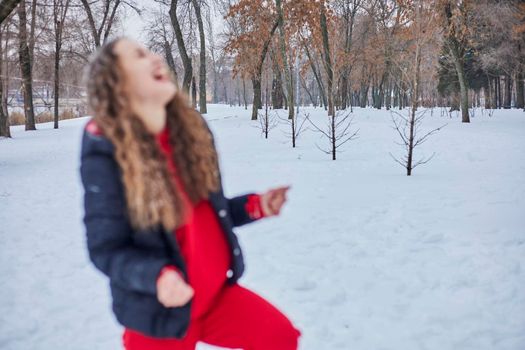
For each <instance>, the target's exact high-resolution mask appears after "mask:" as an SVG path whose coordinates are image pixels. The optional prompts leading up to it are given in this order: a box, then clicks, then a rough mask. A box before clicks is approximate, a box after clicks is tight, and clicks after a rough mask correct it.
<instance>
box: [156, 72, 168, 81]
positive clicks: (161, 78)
mask: <svg viewBox="0 0 525 350" xmlns="http://www.w3.org/2000/svg"><path fill="white" fill-rule="evenodd" d="M153 79H155V80H156V81H167V80H169V78H168V74H167V72H165V71H157V72H155V73H153Z"/></svg>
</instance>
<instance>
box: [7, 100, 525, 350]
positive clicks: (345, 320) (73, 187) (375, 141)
mask: <svg viewBox="0 0 525 350" xmlns="http://www.w3.org/2000/svg"><path fill="white" fill-rule="evenodd" d="M209 111H210V112H209V113H208V115H206V118H207V119H208V121H209V124H210V127H211V128H212V130H213V132H214V134H215V138H216V143H217V147H218V150H219V154H220V160H221V169H222V172H223V180H224V187H225V192H226V194H227V195H229V196H233V195H236V194H240V193H245V192H248V191H258V192H262V191H264V190H266V189H268V188H272V187H275V186H279V185H285V184H291V186H292V187H291V189H290V191H289V196H288V202H287V203H286V204H285V207H284V209H283V211H282V212H281V215H280V216H279V217H275V218H269V219H264V220H262V221H259V222H257V223H254V224H251V225H247V226H243V227H239V228H237V229H236V232H237V233H238V235H239V237H240V240H241V245H242V247H243V249H244V253H245V258H246V265H247V268H246V272H245V275H244V276H243V278H242V279H241V284H243V285H244V286H246V287H248V288H251V289H252V290H254V291H256V292H258V293H259V294H260V295H261V296H263V297H264V298H266V299H268V300H269V301H271V302H272V303H273V304H275V305H276V306H277V307H279V308H280V309H281V310H282V311H283V312H284V313H285V314H286V315H287V316H288V317H289V318H290V319H291V320H292V322H293V323H294V324H295V325H296V327H297V328H299V329H300V330H301V331H302V333H303V335H302V337H301V338H300V348H301V349H304V350H314V349H327V350H332V349H334V350H337V349H360V350H380V349H385V350H386V349H404V350H420V349H421V350H425V349H431V350H434V349H436V350H437V349H439V350H441V349H462V350H467V349H476V350H485V349H487V350H489V349H498V350H521V349H524V348H525V216H524V215H523V214H524V209H525V138H524V137H523V135H525V114H524V113H523V112H522V111H517V110H510V111H509V110H507V111H499V110H498V111H495V113H494V116H493V117H489V116H488V114H487V113H485V114H481V113H480V112H479V111H477V113H476V116H475V117H474V118H472V122H471V123H470V124H468V125H467V124H462V123H461V122H460V118H459V117H458V116H456V115H453V117H452V118H449V117H443V116H441V115H440V113H439V110H434V113H433V115H432V116H431V115H430V113H428V114H429V115H428V116H427V117H426V119H425V120H424V122H423V126H422V127H423V130H422V131H421V133H423V132H424V131H425V130H427V131H429V130H431V129H432V128H435V127H438V126H441V125H442V124H444V123H448V125H447V126H446V127H445V128H444V129H443V130H442V131H440V132H438V133H437V134H436V135H434V136H432V137H431V138H430V139H429V140H428V141H427V142H426V143H424V144H423V145H422V146H420V148H419V149H416V159H419V158H420V157H423V156H429V155H431V154H432V153H433V152H436V156H435V157H434V158H433V159H432V160H431V161H430V162H429V163H428V164H426V165H421V166H420V167H418V168H416V169H415V170H414V173H413V176H411V177H407V176H406V175H405V172H404V169H402V168H401V166H399V164H397V163H395V162H394V161H393V160H392V159H391V157H390V156H389V154H388V153H389V152H392V153H393V154H396V155H398V156H400V155H401V154H402V149H401V147H399V146H397V145H396V144H395V143H394V142H395V141H399V140H398V139H397V135H396V133H395V131H394V130H393V129H392V122H391V118H390V113H389V112H387V111H385V110H382V111H378V110H373V109H359V108H356V109H355V110H354V115H355V120H354V121H355V124H354V126H353V128H359V129H360V131H359V138H358V139H356V140H353V141H350V142H348V143H347V144H345V145H344V146H343V149H342V150H344V152H341V153H339V154H338V159H337V160H336V161H332V160H331V157H330V155H327V154H324V153H322V152H321V151H319V150H318V149H317V147H316V146H315V144H316V143H317V144H318V145H319V146H321V147H327V143H326V140H323V139H320V134H319V133H315V132H313V131H312V130H306V131H305V132H304V133H303V134H302V135H301V136H300V138H299V140H298V146H297V148H295V149H293V148H292V147H291V142H290V141H289V140H288V139H287V137H286V135H285V134H284V131H287V129H288V126H287V125H285V124H281V125H279V126H278V128H277V129H274V130H272V131H271V132H270V136H269V139H268V140H266V139H264V138H263V137H262V136H261V135H260V131H259V130H258V129H257V128H256V126H257V125H258V122H257V121H251V120H250V117H249V116H250V111H249V110H248V111H246V110H244V108H242V107H228V106H221V105H211V106H209ZM307 111H308V112H309V113H310V115H311V117H312V119H313V120H314V121H316V123H317V124H318V125H320V126H323V125H325V122H326V115H325V112H324V111H323V110H321V109H314V108H308V109H307ZM281 115H282V116H283V117H285V115H286V112H285V111H281ZM86 121H87V119H86V118H82V119H76V120H69V121H63V122H61V125H60V129H59V130H54V129H52V124H41V125H38V129H39V130H38V131H31V132H25V131H23V127H13V128H12V134H13V139H2V140H0V223H1V224H0V240H1V241H2V245H1V246H0V276H2V278H1V281H0V307H1V310H2V312H1V313H0V348H2V349H6V350H10V349H33V350H38V349H59V348H63V349H78V350H83V349H86V350H87V349H90V350H92V349H118V348H121V333H122V328H121V327H120V326H119V325H118V324H117V323H116V321H115V320H114V318H113V315H112V313H111V311H110V307H109V305H110V298H109V289H108V286H107V281H106V279H105V277H104V276H103V275H101V274H100V273H99V272H98V271H96V270H95V269H94V267H93V266H92V264H91V263H90V262H89V260H88V257H87V252H86V249H85V241H84V239H85V238H84V229H83V226H82V221H81V219H82V187H81V185H80V179H79V175H78V166H79V151H80V135H81V131H82V126H83V125H84V124H85V123H86ZM199 349H202V350H204V349H211V347H208V346H206V345H202V344H201V345H199Z"/></svg>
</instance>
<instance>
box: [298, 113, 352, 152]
mask: <svg viewBox="0 0 525 350" xmlns="http://www.w3.org/2000/svg"><path fill="white" fill-rule="evenodd" d="M306 119H307V120H308V121H309V122H310V124H311V125H313V127H314V131H316V132H320V133H321V134H322V135H323V136H324V137H325V138H326V139H327V140H328V142H329V144H330V149H323V148H321V147H319V145H317V144H316V146H317V148H319V149H320V150H321V151H322V152H324V153H326V154H332V160H336V156H337V150H338V149H339V147H341V146H342V145H344V144H345V143H347V142H348V141H351V140H353V139H355V138H357V135H358V133H359V129H357V130H356V131H354V132H351V131H350V127H351V126H352V125H353V120H354V117H353V116H352V113H351V112H347V111H338V112H336V113H335V114H334V115H333V116H328V124H327V127H326V129H321V128H319V127H318V126H317V125H316V124H315V123H314V122H313V121H312V120H311V119H310V116H306Z"/></svg>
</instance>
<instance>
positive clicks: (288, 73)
mask: <svg viewBox="0 0 525 350" xmlns="http://www.w3.org/2000/svg"><path fill="white" fill-rule="evenodd" d="M275 5H276V7H277V16H278V20H277V23H278V26H279V48H280V52H281V59H282V61H283V66H284V69H283V70H284V78H285V80H286V90H287V91H288V119H293V117H294V113H295V110H294V91H293V78H292V69H291V67H289V65H288V57H287V56H286V42H285V33H284V13H283V7H282V4H281V0H275Z"/></svg>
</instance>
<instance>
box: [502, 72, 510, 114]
mask: <svg viewBox="0 0 525 350" xmlns="http://www.w3.org/2000/svg"><path fill="white" fill-rule="evenodd" d="M511 106H512V79H511V77H510V75H508V74H507V75H505V104H504V105H503V108H505V109H510V107H511Z"/></svg>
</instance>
